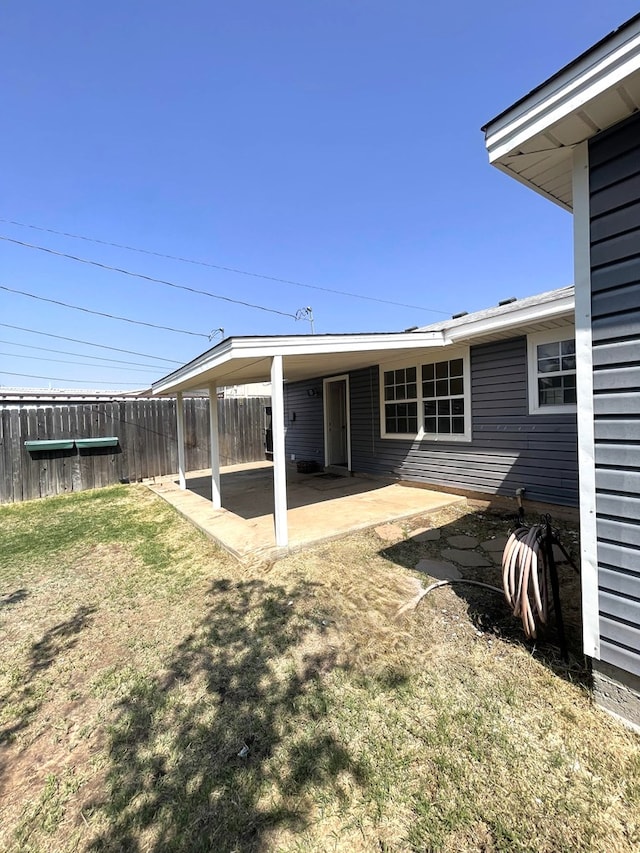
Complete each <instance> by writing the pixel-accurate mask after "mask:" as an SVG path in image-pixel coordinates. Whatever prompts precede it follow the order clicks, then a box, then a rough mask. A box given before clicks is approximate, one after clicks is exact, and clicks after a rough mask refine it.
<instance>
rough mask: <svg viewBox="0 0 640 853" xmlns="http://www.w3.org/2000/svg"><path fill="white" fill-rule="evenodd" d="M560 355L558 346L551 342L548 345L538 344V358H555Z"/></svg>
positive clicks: (556, 343)
mask: <svg viewBox="0 0 640 853" xmlns="http://www.w3.org/2000/svg"><path fill="white" fill-rule="evenodd" d="M559 355H560V344H559V342H558V341H553V343H550V344H539V346H538V358H539V359H540V358H557V357H558V356H559Z"/></svg>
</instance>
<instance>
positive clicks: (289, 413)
mask: <svg viewBox="0 0 640 853" xmlns="http://www.w3.org/2000/svg"><path fill="white" fill-rule="evenodd" d="M322 388H323V385H322V379H312V380H310V381H309V382H297V383H292V384H291V385H289V384H287V385H285V392H284V417H285V426H286V435H285V448H286V453H287V459H289V460H291V457H292V456H293V457H295V460H296V461H300V460H311V461H315V462H318V463H319V464H323V463H324V412H323V406H322ZM309 391H313V392H314V394H313V396H310V395H309Z"/></svg>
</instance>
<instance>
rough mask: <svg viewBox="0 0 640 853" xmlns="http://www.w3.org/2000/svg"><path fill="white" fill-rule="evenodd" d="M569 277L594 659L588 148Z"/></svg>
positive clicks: (589, 649) (585, 627) (576, 158)
mask: <svg viewBox="0 0 640 853" xmlns="http://www.w3.org/2000/svg"><path fill="white" fill-rule="evenodd" d="M573 197H574V199H575V201H576V205H575V212H574V215H573V232H574V238H573V239H574V274H575V282H576V313H575V318H576V359H577V365H578V370H577V391H578V470H579V479H580V555H581V585H582V637H583V644H584V653H585V654H586V655H589V657H592V658H596V660H599V659H600V615H599V605H598V543H597V531H596V468H595V438H594V426H593V348H592V340H591V257H590V254H591V253H590V227H589V146H588V143H587V142H583V143H582V145H580V146H578V147H577V148H576V150H575V152H574V155H573Z"/></svg>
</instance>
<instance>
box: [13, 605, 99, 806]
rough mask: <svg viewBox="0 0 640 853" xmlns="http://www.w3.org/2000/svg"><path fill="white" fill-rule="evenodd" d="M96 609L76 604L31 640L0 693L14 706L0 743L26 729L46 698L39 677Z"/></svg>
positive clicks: (73, 642)
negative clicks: (21, 666)
mask: <svg viewBox="0 0 640 853" xmlns="http://www.w3.org/2000/svg"><path fill="white" fill-rule="evenodd" d="M19 592H22V590H19ZM95 610H96V608H95V607H85V606H83V607H79V608H78V609H77V610H76V612H75V613H74V614H73V616H71V617H70V618H69V619H66V620H65V621H64V622H59V623H58V624H57V625H54V626H53V628H50V629H49V630H48V631H45V633H44V634H43V635H42V637H41V639H39V640H38V641H37V642H35V643H32V645H31V648H30V650H29V659H28V662H27V664H26V667H24V669H23V671H22V672H20V673H19V674H17V676H16V678H15V679H14V681H15V687H12V688H11V689H9V690H8V691H7V692H6V693H5V694H2V695H0V706H2V707H13V708H15V709H16V714H15V716H14V717H13V719H12V721H11V722H10V723H9V724H7V725H5V726H2V727H0V746H2V745H4V744H7V743H9V742H11V741H12V740H13V738H14V737H15V736H16V735H17V734H18V732H20V731H24V730H25V729H26V728H28V726H29V725H30V723H31V721H32V720H33V718H34V716H35V715H36V714H37V712H38V711H39V709H40V707H41V706H42V704H43V703H44V702H45V701H46V699H47V698H48V684H47V682H46V680H44V681H43V680H42V675H43V674H44V672H45V671H46V670H47V669H49V667H50V666H51V665H52V664H53V663H54V661H55V659H56V657H58V656H59V655H62V654H66V653H67V652H69V651H70V649H72V648H73V647H74V646H75V645H76V644H77V643H78V641H79V639H80V636H79V635H80V633H81V632H82V631H83V630H84V629H85V628H87V627H89V625H90V617H91V615H92V614H93V613H94V612H95ZM2 769H3V765H2V764H0V792H1V791H2V781H1V780H2V775H1V774H2Z"/></svg>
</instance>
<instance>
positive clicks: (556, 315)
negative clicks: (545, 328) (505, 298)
mask: <svg viewBox="0 0 640 853" xmlns="http://www.w3.org/2000/svg"><path fill="white" fill-rule="evenodd" d="M574 306H575V300H574V295H573V289H572V288H571V289H570V290H569V292H567V294H566V295H564V296H561V297H554V298H552V299H549V301H548V302H542V303H537V304H536V305H529V306H524V307H521V308H520V307H518V305H517V303H515V304H514V307H513V308H512V310H510V311H508V312H505V313H504V314H500V315H498V316H495V317H484V318H482V319H479V320H470V322H468V323H463V324H461V325H459V326H456V327H455V328H452V329H448V330H446V331H445V340H446V343H447V344H460V343H464V342H469V343H472V342H477V341H478V340H479V339H483V340H489V339H491V338H492V337H494V336H496V335H499V336H500V337H505V336H506V335H509V334H511V333H512V332H513V333H514V334H517V333H521V334H524V333H526V332H527V331H529V330H530V329H534V328H536V327H537V326H538V325H539V324H540V323H546V322H549V321H560V320H573V318H574V311H575V307H574ZM510 307H511V306H510Z"/></svg>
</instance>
